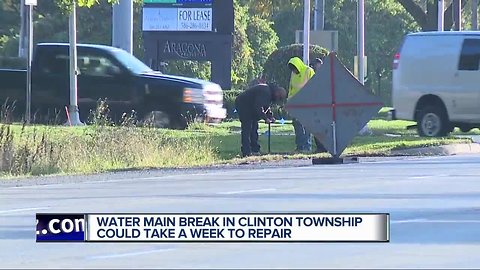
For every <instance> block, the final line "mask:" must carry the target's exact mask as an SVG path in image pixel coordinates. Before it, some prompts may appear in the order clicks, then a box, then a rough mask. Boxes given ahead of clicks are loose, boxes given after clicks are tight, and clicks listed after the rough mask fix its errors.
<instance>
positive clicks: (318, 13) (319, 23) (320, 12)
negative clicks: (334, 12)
mask: <svg viewBox="0 0 480 270" xmlns="http://www.w3.org/2000/svg"><path fill="white" fill-rule="evenodd" d="M314 21H315V23H314V25H313V30H315V31H323V30H324V29H325V0H315V13H314Z"/></svg>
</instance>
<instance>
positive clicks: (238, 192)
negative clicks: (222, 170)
mask: <svg viewBox="0 0 480 270" xmlns="http://www.w3.org/2000/svg"><path fill="white" fill-rule="evenodd" d="M276 190H277V189H276V188H264V189H251V190H237V191H224V192H217V193H216V194H219V195H231V194H241V193H255V192H267V191H276Z"/></svg>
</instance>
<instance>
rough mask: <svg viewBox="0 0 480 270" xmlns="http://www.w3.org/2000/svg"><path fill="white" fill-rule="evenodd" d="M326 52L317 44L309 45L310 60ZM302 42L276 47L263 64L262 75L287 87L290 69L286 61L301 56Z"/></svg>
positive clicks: (326, 52) (322, 55)
mask: <svg viewBox="0 0 480 270" xmlns="http://www.w3.org/2000/svg"><path fill="white" fill-rule="evenodd" d="M327 54H328V51H327V50H326V49H325V48H322V47H320V46H318V45H310V62H312V61H313V60H314V59H315V58H322V59H323V58H324V57H325V56H326V55H327ZM302 55H303V44H292V45H288V46H285V47H281V48H278V49H277V50H276V51H274V52H273V53H272V54H271V55H270V56H269V57H268V59H267V62H266V63H265V65H264V69H263V70H264V75H265V77H266V79H267V80H268V81H269V82H275V83H277V84H278V85H279V86H282V87H284V88H285V89H288V83H289V80H290V73H291V72H290V70H289V69H288V66H287V63H288V61H289V60H290V58H292V57H294V56H297V57H300V58H302Z"/></svg>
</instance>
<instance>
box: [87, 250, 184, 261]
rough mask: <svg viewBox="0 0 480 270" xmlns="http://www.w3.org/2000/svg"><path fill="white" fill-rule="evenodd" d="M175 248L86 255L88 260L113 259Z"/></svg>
mask: <svg viewBox="0 0 480 270" xmlns="http://www.w3.org/2000/svg"><path fill="white" fill-rule="evenodd" d="M175 249H176V248H165V249H152V250H144V251H137V252H129V253H117V254H109V255H99V256H90V257H87V259H88V260H98V259H114V258H122V257H131V256H137V255H144V254H150V253H157V252H167V251H172V250H175Z"/></svg>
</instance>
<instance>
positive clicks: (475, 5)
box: [472, 0, 478, 31]
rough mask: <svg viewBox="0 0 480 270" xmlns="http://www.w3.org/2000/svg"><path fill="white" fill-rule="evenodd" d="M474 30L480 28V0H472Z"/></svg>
mask: <svg viewBox="0 0 480 270" xmlns="http://www.w3.org/2000/svg"><path fill="white" fill-rule="evenodd" d="M472 30H474V31H476V30H478V0H472Z"/></svg>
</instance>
